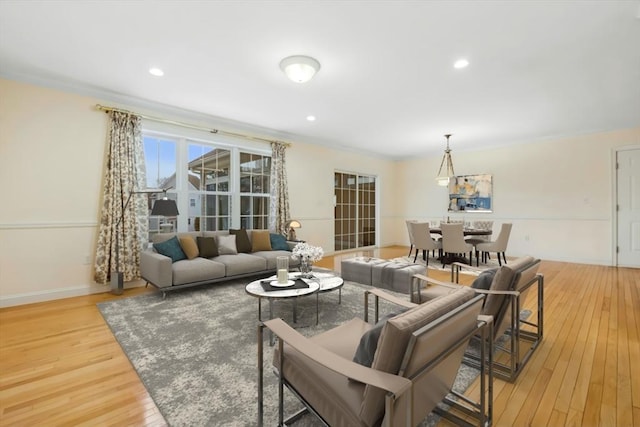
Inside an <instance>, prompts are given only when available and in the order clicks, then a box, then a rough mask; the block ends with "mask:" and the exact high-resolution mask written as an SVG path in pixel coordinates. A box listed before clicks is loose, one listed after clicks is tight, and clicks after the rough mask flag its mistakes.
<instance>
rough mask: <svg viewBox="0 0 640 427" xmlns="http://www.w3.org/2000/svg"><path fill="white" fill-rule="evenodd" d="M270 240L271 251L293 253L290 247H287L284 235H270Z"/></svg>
mask: <svg viewBox="0 0 640 427" xmlns="http://www.w3.org/2000/svg"><path fill="white" fill-rule="evenodd" d="M269 240H270V242H271V250H274V251H291V249H290V248H289V245H287V238H286V237H284V236H283V235H282V234H275V233H269Z"/></svg>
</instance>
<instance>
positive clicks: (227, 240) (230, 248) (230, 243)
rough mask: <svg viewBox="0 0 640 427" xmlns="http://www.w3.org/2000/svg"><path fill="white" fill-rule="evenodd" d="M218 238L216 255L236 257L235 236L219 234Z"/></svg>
mask: <svg viewBox="0 0 640 427" xmlns="http://www.w3.org/2000/svg"><path fill="white" fill-rule="evenodd" d="M217 238H218V242H217V243H218V253H219V254H220V255H237V254H238V249H237V248H236V236H235V235H233V234H227V235H224V234H221V235H219V236H217Z"/></svg>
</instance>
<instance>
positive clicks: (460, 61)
mask: <svg viewBox="0 0 640 427" xmlns="http://www.w3.org/2000/svg"><path fill="white" fill-rule="evenodd" d="M467 66H469V61H467V60H466V59H458V60H457V61H456V62H454V63H453V68H458V69H459V68H466V67H467Z"/></svg>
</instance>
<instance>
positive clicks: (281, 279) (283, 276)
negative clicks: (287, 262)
mask: <svg viewBox="0 0 640 427" xmlns="http://www.w3.org/2000/svg"><path fill="white" fill-rule="evenodd" d="M287 280H289V272H288V271H287V270H286V269H284V268H281V269H279V270H278V283H280V284H285V283H287Z"/></svg>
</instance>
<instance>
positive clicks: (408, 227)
mask: <svg viewBox="0 0 640 427" xmlns="http://www.w3.org/2000/svg"><path fill="white" fill-rule="evenodd" d="M405 222H406V223H407V232H408V233H409V244H410V246H409V255H407V256H408V257H410V256H411V253H412V252H413V246H414V245H415V242H414V240H413V234H412V233H411V225H410V224H411V223H413V222H416V221H415V220H411V219H408V220H406V221H405ZM416 256H417V250H416Z"/></svg>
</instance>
